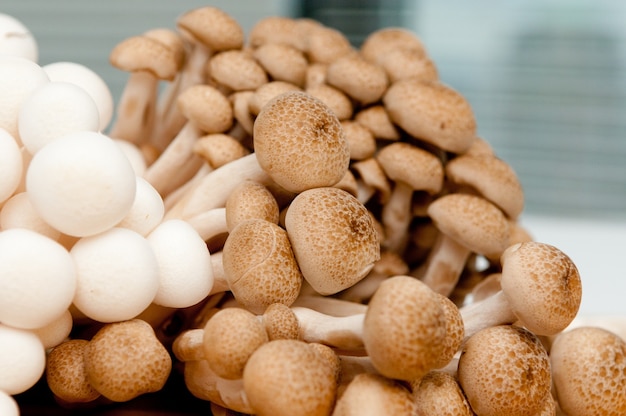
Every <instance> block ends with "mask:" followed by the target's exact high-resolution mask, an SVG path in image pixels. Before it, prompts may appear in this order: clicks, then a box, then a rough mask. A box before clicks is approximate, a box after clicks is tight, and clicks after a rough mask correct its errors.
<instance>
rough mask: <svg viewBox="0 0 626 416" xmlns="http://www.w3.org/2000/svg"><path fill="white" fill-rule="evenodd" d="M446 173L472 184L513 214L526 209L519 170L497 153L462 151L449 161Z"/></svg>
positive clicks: (514, 216) (509, 213) (458, 183)
mask: <svg viewBox="0 0 626 416" xmlns="http://www.w3.org/2000/svg"><path fill="white" fill-rule="evenodd" d="M446 176H447V177H448V178H449V179H450V180H451V181H452V182H454V183H455V184H457V185H465V186H470V187H471V188H473V189H475V190H477V191H478V192H479V193H480V194H481V195H482V196H484V197H485V198H487V199H488V200H490V201H491V202H493V203H494V204H496V205H497V206H498V207H500V209H502V211H504V212H505V213H506V214H507V216H508V217H509V218H512V219H516V218H517V217H518V216H519V215H520V214H521V213H522V210H523V209H524V191H523V190H522V184H521V183H520V181H519V179H518V177H517V174H516V173H515V171H514V170H513V168H512V167H511V165H509V164H508V163H506V162H505V161H504V160H502V159H500V158H498V157H496V156H494V155H476V156H470V155H465V154H464V155H461V156H459V157H456V158H454V159H452V160H451V161H449V162H448V163H447V164H446Z"/></svg>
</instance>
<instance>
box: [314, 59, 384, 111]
mask: <svg viewBox="0 0 626 416" xmlns="http://www.w3.org/2000/svg"><path fill="white" fill-rule="evenodd" d="M326 82H327V83H328V84H329V85H332V86H333V87H336V88H338V89H340V90H341V91H343V92H345V93H346V94H347V95H349V96H350V97H352V98H353V99H354V100H356V101H358V102H359V103H361V104H363V105H367V104H371V103H374V102H376V101H378V100H379V99H380V98H381V97H382V96H383V94H384V93H385V91H386V90H387V85H388V84H389V80H388V78H387V74H386V72H385V70H384V69H382V68H381V67H380V66H378V65H375V64H372V63H370V62H368V61H366V60H365V59H363V58H362V57H361V56H359V55H358V54H349V55H345V56H342V57H341V58H338V59H336V60H335V61H333V62H331V63H330V64H329V65H328V69H327V71H326Z"/></svg>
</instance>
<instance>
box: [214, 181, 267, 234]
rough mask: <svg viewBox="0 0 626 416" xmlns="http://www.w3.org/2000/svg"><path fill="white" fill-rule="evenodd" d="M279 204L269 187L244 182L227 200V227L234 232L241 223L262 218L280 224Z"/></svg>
mask: <svg viewBox="0 0 626 416" xmlns="http://www.w3.org/2000/svg"><path fill="white" fill-rule="evenodd" d="M278 216H279V210H278V202H277V201H276V198H275V197H274V195H272V193H271V192H270V191H269V190H268V189H267V187H265V186H263V185H261V184H260V183H257V182H252V181H244V182H242V183H241V184H240V185H238V186H236V187H235V188H234V189H233V191H232V192H231V194H230V195H229V196H228V199H227V200H226V225H227V226H228V229H229V230H233V229H234V228H235V227H236V226H237V225H238V224H239V223H241V222H243V221H245V220H248V219H254V218H260V219H263V220H266V221H269V222H273V223H274V224H278Z"/></svg>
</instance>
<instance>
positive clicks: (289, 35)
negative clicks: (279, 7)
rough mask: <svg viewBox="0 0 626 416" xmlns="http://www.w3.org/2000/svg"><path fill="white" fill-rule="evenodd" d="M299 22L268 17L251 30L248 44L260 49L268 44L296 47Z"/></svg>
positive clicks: (278, 17) (260, 20)
mask: <svg viewBox="0 0 626 416" xmlns="http://www.w3.org/2000/svg"><path fill="white" fill-rule="evenodd" d="M297 33H298V32H297V20H296V19H293V18H291V17H285V16H268V17H264V18H262V19H259V20H258V21H257V22H256V23H255V24H254V26H252V28H251V29H250V32H249V34H248V44H249V45H250V46H251V47H252V48H258V47H260V46H262V45H265V44H267V43H277V44H287V45H291V46H296V45H297V43H298V42H297V41H298V36H297Z"/></svg>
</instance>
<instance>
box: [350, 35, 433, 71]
mask: <svg viewBox="0 0 626 416" xmlns="http://www.w3.org/2000/svg"><path fill="white" fill-rule="evenodd" d="M398 49H403V50H410V51H413V52H415V53H417V54H419V55H426V48H425V47H424V44H423V42H422V41H421V39H420V38H419V37H417V36H416V35H415V33H413V32H411V31H410V30H408V29H406V28H401V27H385V28H381V29H378V30H375V31H374V32H372V33H370V34H369V35H367V36H366V38H365V39H364V40H363V43H362V44H361V47H360V49H359V52H360V54H361V56H363V58H364V59H365V60H367V61H369V62H371V63H374V64H379V65H380V64H381V63H382V62H383V61H384V60H385V59H386V58H385V55H386V54H387V53H389V52H390V51H394V50H398Z"/></svg>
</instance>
